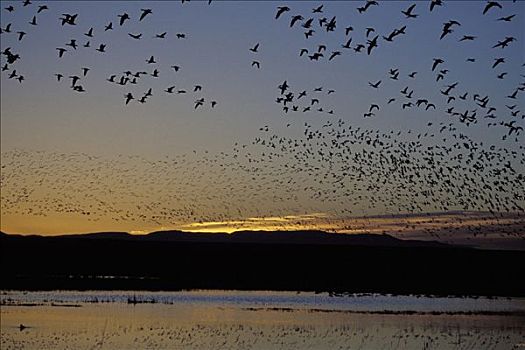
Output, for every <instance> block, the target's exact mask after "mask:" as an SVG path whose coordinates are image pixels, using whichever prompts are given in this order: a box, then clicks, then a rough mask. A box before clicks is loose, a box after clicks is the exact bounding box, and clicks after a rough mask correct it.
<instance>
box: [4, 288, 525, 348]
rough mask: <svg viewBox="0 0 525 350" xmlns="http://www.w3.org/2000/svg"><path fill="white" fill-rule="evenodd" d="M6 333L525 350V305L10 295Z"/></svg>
mask: <svg viewBox="0 0 525 350" xmlns="http://www.w3.org/2000/svg"><path fill="white" fill-rule="evenodd" d="M21 325H23V327H21ZM0 328H1V344H0V345H1V346H0V347H1V349H525V299H520V298H511V299H509V298H491V299H488V298H455V297H449V298H438V297H429V296H392V295H356V294H354V295H345V296H330V295H328V294H323V293H321V294H315V293H295V292H261V291H257V292H255V291H253V292H249V291H182V292H139V291H135V292H133V291H112V292H106V291H104V292H101V291H82V292H77V291H53V292H25V291H3V292H2V294H1V327H0Z"/></svg>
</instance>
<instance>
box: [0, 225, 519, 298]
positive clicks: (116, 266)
mask: <svg viewBox="0 0 525 350" xmlns="http://www.w3.org/2000/svg"><path fill="white" fill-rule="evenodd" d="M0 248H1V249H0V270H1V276H0V277H1V278H0V282H1V288H2V289H21V290H26V289H29V290H49V289H66V290H67V289H81V290H82V289H129V290H137V289H141V290H181V289H242V290H246V289H250V290H298V291H299V290H300V291H330V292H338V293H342V292H350V293H367V292H370V293H393V294H435V295H451V294H454V295H466V294H469V295H501V296H525V287H524V285H523V283H522V282H521V279H520V278H519V277H518V276H521V274H522V271H521V270H522V266H523V261H525V252H524V251H497V250H481V249H473V248H465V247H457V246H447V245H444V244H441V243H436V242H418V241H403V240H399V239H396V238H394V237H391V236H388V235H339V234H330V233H324V232H319V231H304V232H303V231H294V232H273V233H268V232H238V233H236V234H232V235H227V234H207V233H206V234H201V233H199V234H196V233H186V232H178V231H163V232H153V233H151V234H148V235H130V234H127V233H123V232H103V233H93V234H86V235H67V236H58V237H56V236H55V237H42V236H21V235H6V234H2V235H0ZM108 276H110V277H109V278H108Z"/></svg>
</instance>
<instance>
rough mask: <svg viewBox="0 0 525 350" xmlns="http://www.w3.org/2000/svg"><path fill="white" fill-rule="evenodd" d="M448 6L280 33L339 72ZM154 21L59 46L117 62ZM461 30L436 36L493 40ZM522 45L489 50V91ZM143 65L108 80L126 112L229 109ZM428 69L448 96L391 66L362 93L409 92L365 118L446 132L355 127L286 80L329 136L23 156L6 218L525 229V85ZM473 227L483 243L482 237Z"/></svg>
mask: <svg viewBox="0 0 525 350" xmlns="http://www.w3.org/2000/svg"><path fill="white" fill-rule="evenodd" d="M184 2H188V1H183V3H184ZM352 4H354V3H352ZM355 4H357V3H355ZM216 5H217V6H219V5H220V2H218V3H217V4H216ZM380 6H381V4H380V3H379V2H378V1H374V0H366V1H363V2H361V3H360V4H359V7H357V8H356V14H357V15H358V16H367V15H368V14H369V12H373V11H374V8H377V7H380ZM443 6H449V3H448V2H445V1H442V0H431V1H428V2H417V3H413V4H407V6H406V9H403V10H402V11H401V15H402V17H404V19H405V22H404V23H401V24H400V25H399V26H397V27H396V28H393V29H392V30H391V31H390V32H388V33H378V32H377V31H376V29H375V28H373V27H365V28H358V27H356V26H350V25H344V24H341V23H340V21H339V20H338V19H337V16H335V15H328V14H327V13H328V9H327V8H325V7H329V5H328V4H325V5H318V6H315V7H314V8H312V10H311V13H309V14H297V13H296V12H294V10H293V8H292V4H290V7H289V6H285V5H281V6H278V7H277V8H276V12H275V21H276V22H277V25H283V26H284V28H288V29H290V30H301V31H304V36H305V38H306V42H308V43H309V42H312V45H309V46H307V47H301V48H300V49H299V52H298V55H297V57H298V58H299V59H307V60H310V61H315V62H321V61H324V62H327V63H328V62H332V61H335V60H342V59H345V56H348V55H367V56H374V55H379V54H380V51H381V49H382V47H383V46H386V45H394V44H395V43H396V42H397V41H399V40H404V39H403V38H404V37H405V36H409V35H410V30H411V24H412V22H414V21H417V20H418V16H419V15H420V13H421V12H423V11H429V12H431V13H433V12H436V11H439V9H440V8H441V7H443ZM513 6H515V4H514V2H496V1H487V2H479V3H475V4H472V7H473V11H479V16H493V17H494V22H495V23H497V24H498V25H505V24H506V23H508V22H512V21H514V20H516V17H517V16H520V14H517V13H509V11H512V10H513ZM2 10H3V11H7V12H13V11H33V12H34V13H35V15H34V17H33V19H32V21H31V22H30V23H29V25H30V26H37V25H38V18H39V16H40V15H44V14H45V12H46V10H48V8H47V6H46V5H37V4H32V3H31V1H29V0H25V1H24V2H23V3H22V2H20V3H16V4H15V5H10V6H7V7H5V8H4V9H2ZM507 10H508V11H507ZM473 15H475V13H473ZM81 16H82V15H81V14H77V13H74V14H69V13H65V14H63V15H62V16H61V17H60V18H58V21H59V23H60V24H61V26H63V27H64V28H66V27H71V26H77V25H79V24H77V20H78V18H80V17H81ZM154 16H155V10H154V9H149V8H144V9H142V10H141V12H140V13H133V14H128V13H120V14H117V15H115V19H114V21H111V22H109V23H108V24H107V25H106V26H105V28H92V27H89V28H85V33H84V35H83V37H82V38H75V39H71V41H70V42H68V43H64V45H63V46H60V47H57V60H60V59H63V58H64V57H65V56H66V55H77V54H80V51H81V50H90V49H94V50H97V51H98V52H99V53H100V54H104V53H105V52H106V50H111V47H112V45H113V44H111V43H106V42H104V39H103V38H104V37H103V34H104V32H106V31H110V30H125V28H126V24H127V23H128V22H129V21H137V22H144V21H151V20H154ZM6 18H8V17H7V16H6ZM113 22H114V23H113ZM25 26H27V24H23V23H8V24H6V25H3V27H2V36H3V35H18V40H19V41H20V40H24V38H25V36H26V35H31V32H30V30H29V29H25V30H26V31H27V32H25V31H24V28H25ZM461 28H462V24H461V23H460V21H458V20H456V19H451V20H449V21H447V22H445V23H443V26H442V28H437V29H436V33H435V37H436V38H435V40H437V41H444V40H449V41H451V45H458V48H459V49H461V45H464V43H465V42H468V41H472V40H481V39H480V38H478V37H477V36H476V35H474V34H472V33H469V32H463V31H462V30H461ZM319 31H324V32H326V33H329V34H330V35H336V36H337V35H339V36H340V39H341V40H340V42H341V44H340V46H339V47H329V45H327V44H323V43H318V42H315V43H314V42H313V41H314V39H315V38H316V35H317V33H318V32H319ZM168 35H172V36H173V33H169V34H168V33H167V32H161V33H154V34H153V35H152V34H149V33H143V32H133V33H128V36H129V38H130V40H137V41H139V40H165V39H166V37H167V36H168ZM186 37H187V34H185V33H177V34H175V38H177V40H184V39H185V38H186ZM520 39H521V38H516V37H514V36H507V37H505V38H502V39H501V40H499V41H498V42H496V43H487V45H490V47H491V48H492V49H493V50H494V55H495V58H494V59H493V60H491V61H490V63H489V64H488V67H487V69H488V72H489V73H488V75H490V79H492V78H493V79H498V80H500V79H507V78H508V76H509V75H516V74H520V73H519V72H511V71H507V70H506V64H507V62H508V61H509V60H513V59H516V58H515V57H505V55H504V52H505V48H507V47H508V46H509V45H515V44H514V42H516V41H518V40H520ZM263 48H264V46H263V44H261V43H257V42H254V44H253V46H251V47H248V48H247V51H249V52H250V55H251V59H252V62H251V66H252V68H253V69H254V70H256V71H258V70H264V69H270V68H269V67H268V66H267V65H265V62H263V61H262V60H261V59H260V58H259V55H260V52H261V50H263ZM25 54H28V53H25ZM23 55H24V54H23V53H19V52H18V51H17V50H16V48H14V47H6V48H4V47H2V57H3V58H2V60H5V63H2V66H3V67H2V73H3V76H2V78H4V77H6V79H7V80H8V81H9V80H11V79H13V80H14V79H17V80H18V81H19V82H20V83H23V81H24V80H25V77H24V75H23V73H22V72H18V71H17V69H16V63H17V62H18V61H19V60H22V59H23ZM521 58H523V57H521ZM142 59H143V61H144V69H143V70H140V71H136V70H124V71H123V72H114V74H112V75H111V76H109V77H107V83H108V84H113V85H115V86H116V87H118V86H120V87H123V88H128V87H131V86H135V87H134V90H133V91H128V92H125V93H124V94H123V97H124V98H123V101H122V104H123V108H129V106H126V105H129V104H130V103H132V102H138V103H141V104H143V103H146V102H147V101H148V99H149V98H151V97H152V96H153V95H154V94H156V93H164V94H193V95H195V100H194V108H195V109H199V108H203V107H205V106H209V107H210V109H211V108H215V106H216V105H217V101H215V100H213V99H211V98H209V97H208V96H204V95H203V94H202V92H203V90H204V88H203V85H202V84H201V83H199V82H197V83H195V84H193V86H190V87H179V86H177V85H175V84H174V85H171V86H167V87H161V88H159V86H157V85H156V84H155V79H156V78H158V76H159V74H161V72H160V69H159V68H158V66H157V65H158V63H157V62H158V60H160V58H159V57H157V56H155V55H151V56H150V57H144V58H142ZM421 59H422V60H427V61H428V72H430V73H431V74H432V75H433V76H434V79H435V81H434V84H435V88H436V91H438V92H439V93H438V96H440V98H438V99H435V98H434V99H431V98H429V97H426V96H423V95H420V94H419V92H418V89H417V86H418V84H417V81H418V79H419V76H420V72H418V71H414V70H410V69H408V68H407V67H392V68H391V69H389V70H388V71H387V72H383V73H381V72H378V76H376V77H374V78H372V79H370V81H369V82H368V85H367V86H363V89H369V91H370V93H371V94H374V93H375V92H376V90H379V89H382V88H383V87H384V85H386V84H389V86H390V87H393V88H395V89H397V90H398V91H399V92H398V94H397V95H393V96H391V97H390V98H388V99H387V100H385V101H377V102H375V103H372V104H370V105H369V106H367V107H366V108H365V109H364V110H363V117H364V118H379V117H381V116H380V113H382V112H384V111H385V110H386V111H392V110H394V108H396V107H395V106H397V108H398V109H399V110H401V112H402V111H403V110H406V109H417V110H418V111H419V112H420V113H421V114H422V115H424V114H425V113H427V112H429V111H431V112H435V111H436V110H442V111H443V119H442V121H438V122H436V121H435V120H433V121H430V120H429V121H428V123H427V126H426V129H425V130H423V131H421V130H418V131H415V130H414V131H412V130H410V129H409V128H406V129H404V130H402V131H400V130H379V129H367V128H362V127H356V126H354V125H352V123H351V122H350V121H349V120H347V119H346V118H343V113H342V112H341V111H336V107H335V106H333V103H332V100H331V98H332V96H333V95H335V94H337V93H338V92H337V91H335V89H332V88H330V87H326V86H318V85H314V84H312V85H311V86H307V87H305V86H295V85H294V84H292V83H291V80H290V79H284V80H281V81H280V82H278V83H276V90H275V94H276V100H275V102H276V103H277V104H278V105H279V106H280V108H282V111H283V113H284V114H285V115H286V116H289V115H292V114H293V113H319V114H320V118H321V117H324V118H325V119H323V122H324V124H323V125H322V126H319V127H317V126H315V125H312V124H311V123H308V122H304V124H301V125H303V126H302V128H301V130H302V131H301V132H302V133H301V137H291V136H288V135H282V134H281V133H280V131H278V130H275V131H274V130H273V129H272V127H271V126H269V125H264V126H262V127H260V128H259V133H260V134H259V135H258V136H257V137H255V138H254V139H253V140H252V142H246V143H241V142H235V143H234V145H233V146H232V148H231V150H230V151H224V152H213V151H204V152H202V153H200V152H199V153H197V152H195V151H194V154H183V155H177V156H172V157H170V156H166V158H163V159H157V160H153V159H145V158H143V157H138V156H129V155H119V156H117V157H115V158H113V159H110V158H104V157H98V156H94V155H89V154H84V153H50V152H38V151H37V152H34V151H26V150H10V151H7V152H3V153H2V174H1V186H2V203H1V205H2V213H3V215H23V216H27V215H29V216H44V217H45V216H52V217H56V216H57V215H58V216H60V215H64V216H73V217H80V218H83V219H85V220H89V221H103V222H108V221H114V222H129V223H132V224H136V225H137V227H138V226H140V225H139V224H141V225H144V224H146V225H150V226H152V227H173V226H177V225H179V224H181V223H188V222H224V221H234V220H243V219H245V218H249V217H275V216H282V215H286V214H297V213H316V212H326V213H329V214H330V217H334V218H342V217H352V216H356V215H365V214H366V213H389V214H400V213H424V212H435V211H439V212H442V211H443V212H446V211H452V210H464V211H483V212H487V213H490V214H491V215H492V216H493V217H498V215H501V213H513V214H516V215H517V217H518V219H517V220H520V222H521V223H523V213H524V208H525V205H524V203H525V190H524V188H525V176H524V171H523V170H524V169H525V149H524V147H525V146H524V144H523V138H522V134H523V120H524V118H525V114H524V111H523V107H524V106H523V105H522V101H523V97H522V96H523V95H522V94H523V92H524V91H525V82H522V83H520V84H519V85H517V86H516V87H515V89H513V90H512V91H508V92H501V93H502V94H503V96H497V97H495V96H489V95H488V94H486V93H484V92H483V91H470V90H467V89H466V87H463V86H462V84H461V82H460V81H459V80H455V79H454V77H455V76H457V74H456V75H455V73H458V72H457V70H459V69H460V68H455V67H453V66H449V65H448V64H447V61H448V60H447V57H429V58H426V57H425V56H424V54H422V57H421ZM485 61H486V59H485V58H482V57H471V56H468V57H465V64H469V65H470V64H487V63H486V62H485ZM522 66H525V63H524V64H523V65H522ZM171 69H172V71H171V72H169V73H168V72H163V73H162V74H173V75H176V74H178V72H179V70H181V67H180V66H179V65H177V64H175V63H174V64H173V65H171ZM455 70H456V71H455ZM89 72H90V68H89V67H80V68H79V73H77V74H75V73H73V74H66V73H63V72H62V73H50V74H51V75H52V74H55V76H56V80H57V82H58V83H61V84H67V83H66V82H64V80H66V79H69V82H70V88H71V89H72V90H74V91H75V92H79V93H85V92H86V91H87V87H85V86H83V85H82V84H83V83H82V82H83V78H84V77H86V76H87V75H88V74H89ZM521 77H524V75H523V74H521ZM490 79H489V80H490ZM298 85H299V84H298ZM20 86H21V87H23V84H21V85H20ZM480 89H481V87H480ZM137 91H140V93H137ZM501 98H504V100H505V101H506V103H504V106H500V104H499V103H496V102H494V101H500V100H501ZM398 113H400V112H399V111H398ZM422 118H423V116H422ZM284 123H285V124H286V127H289V126H290V125H291V122H289V120H285V121H284ZM481 124H483V125H485V127H486V128H487V132H489V131H488V130H489V129H491V128H494V129H496V128H497V129H498V130H499V132H500V133H501V135H500V136H501V139H502V140H501V144H489V143H486V142H482V141H477V140H476V139H475V138H473V137H472V136H471V134H470V132H469V127H471V126H473V125H477V126H478V127H479V126H480V125H481ZM471 229H472V231H473V232H477V231H476V228H472V227H471ZM500 230H501V232H502V233H504V234H506V235H515V236H518V237H524V233H525V232H524V231H523V230H520V229H519V227H518V229H516V228H515V227H514V228H512V229H511V230H508V229H506V228H505V227H504V226H503V225H502V226H501V227H500Z"/></svg>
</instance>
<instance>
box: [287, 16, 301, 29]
mask: <svg viewBox="0 0 525 350" xmlns="http://www.w3.org/2000/svg"><path fill="white" fill-rule="evenodd" d="M303 19H304V18H303V16H301V15H296V16H293V17H292V20H291V21H290V28H291V27H293V26H294V24H295V23H296V22H297V21H302V20H303Z"/></svg>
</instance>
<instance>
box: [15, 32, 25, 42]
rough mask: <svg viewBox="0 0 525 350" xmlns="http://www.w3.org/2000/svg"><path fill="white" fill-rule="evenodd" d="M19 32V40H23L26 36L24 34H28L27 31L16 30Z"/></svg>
mask: <svg viewBox="0 0 525 350" xmlns="http://www.w3.org/2000/svg"><path fill="white" fill-rule="evenodd" d="M16 33H17V34H18V41H20V40H22V38H23V37H24V35H26V34H27V33H26V32H16Z"/></svg>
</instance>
